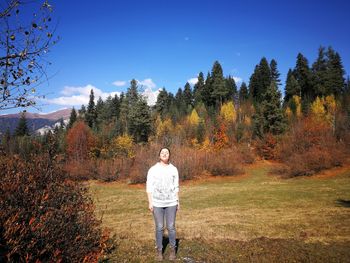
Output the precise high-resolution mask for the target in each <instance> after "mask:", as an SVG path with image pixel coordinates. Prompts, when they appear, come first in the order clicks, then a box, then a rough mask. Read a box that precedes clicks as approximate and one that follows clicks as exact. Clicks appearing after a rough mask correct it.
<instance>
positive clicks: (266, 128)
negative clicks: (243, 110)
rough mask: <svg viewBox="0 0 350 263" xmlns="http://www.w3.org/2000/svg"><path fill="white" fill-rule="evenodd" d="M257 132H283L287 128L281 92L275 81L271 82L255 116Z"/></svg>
mask: <svg viewBox="0 0 350 263" xmlns="http://www.w3.org/2000/svg"><path fill="white" fill-rule="evenodd" d="M254 127H255V130H254V132H255V134H256V135H258V136H260V137H261V135H262V134H261V132H263V134H266V133H272V134H275V135H276V134H281V133H282V132H284V130H285V128H286V120H285V117H284V115H283V111H282V108H281V93H280V92H279V91H278V88H277V85H276V83H275V82H271V84H270V86H269V87H268V89H267V90H266V92H265V93H264V96H263V101H262V103H261V107H259V110H257V114H256V116H255V117H254Z"/></svg>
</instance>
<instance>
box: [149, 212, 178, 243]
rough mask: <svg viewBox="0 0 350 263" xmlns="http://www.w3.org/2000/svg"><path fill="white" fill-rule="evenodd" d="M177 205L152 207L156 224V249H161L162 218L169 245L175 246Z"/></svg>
mask: <svg viewBox="0 0 350 263" xmlns="http://www.w3.org/2000/svg"><path fill="white" fill-rule="evenodd" d="M176 210H177V205H175V206H169V207H153V217H154V223H155V225H156V244H157V249H158V250H161V249H163V233H164V218H165V221H166V228H167V230H168V235H169V243H170V246H171V247H176V230H175V217H176Z"/></svg>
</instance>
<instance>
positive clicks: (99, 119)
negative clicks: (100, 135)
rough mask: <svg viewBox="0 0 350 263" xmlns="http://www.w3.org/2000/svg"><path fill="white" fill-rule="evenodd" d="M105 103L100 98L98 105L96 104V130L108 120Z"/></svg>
mask: <svg viewBox="0 0 350 263" xmlns="http://www.w3.org/2000/svg"><path fill="white" fill-rule="evenodd" d="M104 106H105V105H104V102H103V100H102V98H101V96H100V97H98V100H97V103H96V123H95V128H96V129H97V130H98V129H99V128H100V126H101V124H102V123H103V121H104V120H106V117H107V116H106V114H105V112H104V110H105V107H104Z"/></svg>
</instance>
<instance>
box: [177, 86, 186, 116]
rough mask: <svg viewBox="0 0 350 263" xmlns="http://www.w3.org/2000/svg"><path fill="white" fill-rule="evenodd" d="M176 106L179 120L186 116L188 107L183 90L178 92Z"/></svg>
mask: <svg viewBox="0 0 350 263" xmlns="http://www.w3.org/2000/svg"><path fill="white" fill-rule="evenodd" d="M175 105H176V108H177V110H178V114H179V118H182V117H183V116H185V115H186V113H187V105H186V102H185V99H184V94H183V92H182V89H181V88H179V89H178V90H177V93H176V95H175Z"/></svg>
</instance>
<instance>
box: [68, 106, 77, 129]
mask: <svg viewBox="0 0 350 263" xmlns="http://www.w3.org/2000/svg"><path fill="white" fill-rule="evenodd" d="M76 121H77V112H76V111H75V109H74V107H73V109H72V111H71V112H70V117H69V122H68V126H67V129H70V128H72V127H73V124H74V123H75V122H76Z"/></svg>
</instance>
